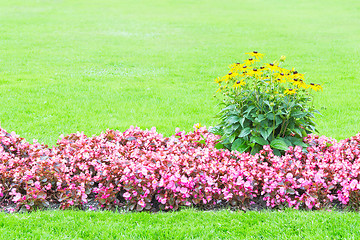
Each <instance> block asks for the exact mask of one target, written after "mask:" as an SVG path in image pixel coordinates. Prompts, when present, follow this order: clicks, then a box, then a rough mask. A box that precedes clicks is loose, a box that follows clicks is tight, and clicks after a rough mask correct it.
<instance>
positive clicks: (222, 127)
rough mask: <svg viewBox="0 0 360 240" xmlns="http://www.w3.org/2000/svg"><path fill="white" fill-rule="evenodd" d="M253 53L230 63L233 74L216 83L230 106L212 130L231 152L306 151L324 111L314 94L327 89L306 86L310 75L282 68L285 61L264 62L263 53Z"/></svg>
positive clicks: (225, 109)
mask: <svg viewBox="0 0 360 240" xmlns="http://www.w3.org/2000/svg"><path fill="white" fill-rule="evenodd" d="M247 54H249V55H250V58H249V59H247V60H246V61H245V62H243V63H234V64H232V65H230V66H229V68H230V71H229V73H228V74H227V75H225V76H224V77H221V78H217V79H216V80H215V82H216V83H218V84H219V89H218V91H217V92H220V93H221V99H220V100H221V102H222V104H223V105H224V108H223V109H222V110H221V112H220V113H219V119H220V123H219V124H218V125H217V126H216V127H215V128H213V130H212V132H214V133H216V134H219V135H221V136H223V137H222V140H221V143H222V145H223V146H225V147H226V148H228V149H231V150H238V151H239V152H244V151H250V150H251V154H255V153H258V152H259V151H260V150H261V149H262V147H263V146H265V145H270V146H271V147H272V148H273V149H274V153H275V154H277V155H280V154H281V153H284V152H285V151H286V150H287V149H288V147H289V146H297V145H300V146H303V147H306V145H305V144H304V143H303V141H302V139H303V137H305V136H306V135H307V134H309V133H313V132H315V131H316V129H315V123H314V122H313V120H312V119H313V118H314V113H318V111H317V110H316V109H315V108H314V106H313V105H311V104H310V102H311V101H312V95H311V93H312V92H313V91H318V90H322V87H321V85H319V84H314V83H310V84H306V83H305V77H304V74H301V73H299V72H297V71H295V70H294V69H291V70H288V69H285V68H283V67H281V62H282V61H284V60H285V57H282V58H280V61H275V62H273V63H265V64H260V61H261V58H262V57H263V54H261V53H258V52H256V51H254V52H251V53H247Z"/></svg>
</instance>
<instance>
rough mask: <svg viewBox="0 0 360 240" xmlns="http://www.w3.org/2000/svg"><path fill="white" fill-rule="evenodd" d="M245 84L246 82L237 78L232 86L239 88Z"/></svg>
mask: <svg viewBox="0 0 360 240" xmlns="http://www.w3.org/2000/svg"><path fill="white" fill-rule="evenodd" d="M245 84H246V82H245V81H244V80H238V81H236V83H235V84H234V85H233V88H239V87H242V86H244V85H245Z"/></svg>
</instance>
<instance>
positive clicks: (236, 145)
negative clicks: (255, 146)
mask: <svg viewBox="0 0 360 240" xmlns="http://www.w3.org/2000/svg"><path fill="white" fill-rule="evenodd" d="M249 147H250V146H249V145H248V144H247V143H246V141H245V140H243V139H241V138H238V139H236V140H235V141H234V142H233V144H232V146H231V151H235V150H236V151H238V152H240V153H243V152H245V151H246V150H248V149H249Z"/></svg>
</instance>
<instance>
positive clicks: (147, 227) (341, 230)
mask: <svg viewBox="0 0 360 240" xmlns="http://www.w3.org/2000/svg"><path fill="white" fill-rule="evenodd" d="M359 225H360V218H359V215H358V213H349V212H348V213H341V212H326V211H321V212H302V211H295V210H286V211H285V212H246V213H244V212H231V211H225V210H223V211H218V212H199V211H195V210H191V209H188V210H184V211H180V212H172V213H157V214H149V213H131V214H128V213H125V214H119V213H113V212H78V211H46V212H37V213H32V214H16V215H6V214H0V229H1V233H2V234H1V235H0V239H21V238H25V237H27V239H358V237H359V236H360V228H359Z"/></svg>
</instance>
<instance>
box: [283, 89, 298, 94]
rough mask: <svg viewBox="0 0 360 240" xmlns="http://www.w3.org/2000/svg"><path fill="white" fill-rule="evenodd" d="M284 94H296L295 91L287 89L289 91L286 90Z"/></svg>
mask: <svg viewBox="0 0 360 240" xmlns="http://www.w3.org/2000/svg"><path fill="white" fill-rule="evenodd" d="M284 93H285V94H286V95H293V94H295V93H296V89H293V88H289V89H286V90H285V92H284Z"/></svg>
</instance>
